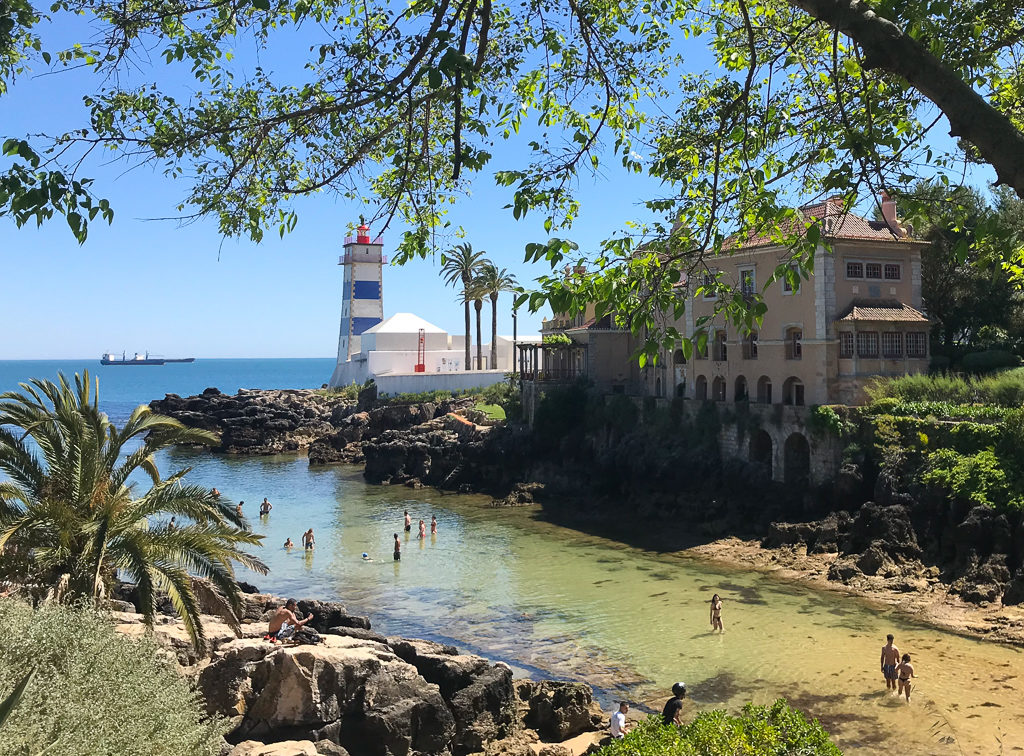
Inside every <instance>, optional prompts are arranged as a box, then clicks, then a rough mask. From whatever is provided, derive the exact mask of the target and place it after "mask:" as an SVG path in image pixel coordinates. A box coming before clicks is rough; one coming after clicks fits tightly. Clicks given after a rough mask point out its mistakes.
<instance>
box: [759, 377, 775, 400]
mask: <svg viewBox="0 0 1024 756" xmlns="http://www.w3.org/2000/svg"><path fill="white" fill-rule="evenodd" d="M757 401H758V404H771V403H772V379H771V378H769V377H768V376H767V375H762V376H761V378H760V379H759V380H758V381H757Z"/></svg>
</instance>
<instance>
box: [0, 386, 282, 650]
mask: <svg viewBox="0 0 1024 756" xmlns="http://www.w3.org/2000/svg"><path fill="white" fill-rule="evenodd" d="M20 386H21V389H22V391H23V392H24V393H19V392H15V391H10V392H7V393H4V394H0V471H2V472H4V473H6V475H7V476H8V478H9V479H10V480H8V481H4V482H0V551H3V550H4V549H7V550H8V552H9V553H11V552H13V553H14V554H17V555H19V556H20V557H21V558H22V563H23V564H24V568H23V569H24V571H25V572H24V574H23V575H22V582H23V583H24V584H26V585H28V584H34V585H36V586H40V587H43V588H45V589H47V592H48V596H49V597H51V598H55V599H57V600H76V599H88V600H90V601H92V602H94V603H100V602H101V601H102V599H103V598H104V597H105V596H106V595H107V593H108V589H109V587H110V585H111V584H112V583H113V581H114V580H115V579H116V577H117V576H118V574H121V575H124V576H125V577H127V578H129V579H131V580H133V581H134V582H136V583H137V585H138V598H139V603H140V604H141V606H140V607H139V608H140V610H141V611H142V614H143V617H144V619H145V621H146V623H147V624H149V625H152V623H153V618H154V615H155V614H156V600H157V592H158V591H165V592H166V593H167V595H168V596H169V597H170V599H171V602H172V603H173V605H174V608H175V609H176V610H177V611H178V614H179V615H180V616H181V618H182V620H183V622H184V624H185V627H186V629H187V630H188V632H189V635H190V636H191V637H192V640H193V643H194V644H195V646H196V648H197V649H200V650H201V649H203V648H204V647H205V635H204V633H203V628H202V624H201V621H200V618H199V603H198V601H197V598H196V595H195V592H194V588H193V577H201V578H207V579H208V580H209V581H210V583H211V584H212V585H213V586H214V588H215V589H216V590H217V591H218V592H219V593H220V594H221V595H222V596H223V598H224V599H225V600H226V601H227V602H228V604H229V605H230V606H231V607H232V609H233V610H234V611H235V612H236V613H237V612H238V611H239V610H240V609H241V591H240V590H239V587H238V583H237V582H236V580H235V574H234V568H233V563H235V562H237V563H238V564H241V565H243V566H245V567H248V568H249V569H252V570H255V571H257V572H260V573H262V574H266V572H267V568H266V566H265V565H264V564H263V562H261V561H260V560H259V559H257V558H256V557H254V556H251V555H249V554H247V553H245V552H244V551H242V550H241V547H242V546H257V545H259V544H260V541H261V540H262V538H263V537H262V536H260V535H256V534H254V533H252V532H250V531H249V530H248V529H246V528H245V527H244V521H243V520H242V518H241V517H240V516H239V515H237V514H236V513H235V511H234V509H233V508H232V507H231V506H230V505H229V504H228V502H226V501H222V500H221V497H220V496H218V495H214V494H212V493H211V492H210V491H209V490H208V489H206V488H201V487H199V486H192V485H186V484H184V483H183V482H182V479H183V478H184V476H185V475H186V473H188V471H189V469H190V468H185V469H182V470H179V471H177V472H175V473H173V474H172V475H170V476H169V477H167V478H161V477H160V473H159V471H158V470H157V467H156V462H155V455H156V454H157V452H159V451H161V450H163V449H167V448H169V447H172V446H174V445H177V444H204V445H209V444H211V443H215V442H216V436H215V435H214V434H212V433H209V432H207V431H202V430H197V429H193V428H186V427H185V426H183V425H182V424H181V423H179V422H178V421H177V420H174V419H172V418H169V417H163V416H161V415H156V414H153V412H152V411H151V410H150V409H149V407H147V406H145V405H143V406H141V407H137V408H136V409H135V411H134V412H132V414H131V416H130V417H129V418H128V420H127V421H126V422H125V424H124V426H122V427H121V428H120V429H118V428H117V427H116V426H114V425H113V424H112V423H111V422H110V421H109V420H108V419H107V416H106V414H104V413H102V412H100V410H99V405H98V394H99V385H98V382H97V387H96V391H95V392H93V391H92V390H91V389H90V381H89V373H88V372H85V373H84V374H83V375H82V376H79V375H77V374H76V375H75V380H74V386H72V385H70V383H69V382H68V380H67V379H66V378H65V377H64V375H63V374H59V375H58V382H57V383H53V382H51V381H44V380H38V379H33V380H32V381H30V382H29V383H22V384H20ZM136 471H141V472H144V473H145V474H146V475H148V476H149V479H150V481H151V482H152V484H151V486H150V487H149V489H148V490H146V491H144V492H142V491H140V490H139V486H138V484H137V483H135V482H131V481H129V477H130V476H131V475H132V473H134V472H136ZM140 494H141V495H140ZM172 515H173V516H175V517H176V518H179V519H180V521H181V524H179V525H177V526H174V525H169V524H167V523H166V522H164V520H165V519H167V518H169V517H170V516H172Z"/></svg>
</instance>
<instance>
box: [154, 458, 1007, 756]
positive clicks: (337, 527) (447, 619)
mask: <svg viewBox="0 0 1024 756" xmlns="http://www.w3.org/2000/svg"><path fill="white" fill-rule="evenodd" d="M180 466H192V467H193V470H192V472H191V473H190V474H189V476H188V479H189V481H190V482H192V483H197V484H200V485H204V486H207V487H213V486H216V487H217V488H219V489H220V490H221V491H222V492H223V493H224V495H225V496H227V497H228V498H229V499H232V500H234V501H236V502H237V501H239V500H244V501H245V502H246V504H245V506H244V512H245V514H246V515H247V516H249V518H250V521H251V523H252V527H253V529H254V530H256V531H257V532H260V533H263V534H265V535H266V540H265V548H264V549H263V553H261V557H263V558H264V560H265V561H266V562H267V563H268V565H269V566H270V569H271V573H270V574H269V575H267V576H258V575H249V574H242V575H240V577H241V578H242V579H245V580H249V581H250V582H253V583H255V584H256V585H258V586H259V587H260V589H261V590H265V591H270V592H273V593H278V594H285V595H294V596H305V597H318V598H324V599H330V600H338V601H342V602H344V603H345V604H346V605H347V606H348V607H349V609H350V610H353V611H357V612H359V613H365V614H367V615H369V616H370V618H371V620H372V621H373V623H374V627H375V629H378V630H380V631H382V632H385V633H387V634H395V635H404V636H410V637H424V638H430V639H435V640H443V641H446V642H450V643H452V644H454V645H457V646H459V647H460V648H463V649H466V650H469V651H472V652H474V653H479V654H482V655H484V656H488V657H490V658H492V659H495V660H501V661H505V662H507V663H508V664H510V665H511V666H512V667H513V668H514V669H516V670H517V671H519V672H521V673H523V674H527V673H528V674H530V675H532V676H541V677H556V678H565V679H576V680H583V681H586V682H588V683H590V684H591V685H593V686H594V687H595V688H596V689H597V690H598V692H599V694H600V697H601V698H602V701H603V702H604V703H605V704H606V708H610V704H611V702H612V701H613V700H615V699H618V698H625V699H627V700H630V701H632V702H634V703H635V704H642V705H646V706H647V707H649V708H652V709H653V708H660V706H661V704H662V703H663V702H664V700H665V699H666V698H667V697H668V695H669V694H668V688H669V687H670V685H671V684H672V682H674V681H676V680H684V681H685V682H686V683H687V685H688V686H689V689H690V693H691V696H692V698H693V701H692V704H691V705H692V706H695V707H700V708H711V707H724V708H728V709H735V708H738V707H739V706H741V705H742V704H743V703H744V702H746V701H753V702H755V703H766V702H769V701H771V700H773V699H775V698H777V697H780V696H783V697H786V698H787V699H789V700H790V701H791V702H792V703H793V704H795V705H797V706H799V707H801V708H802V709H804V710H805V711H807V712H809V713H810V714H811V715H813V716H816V717H817V718H819V719H820V720H821V721H822V723H823V724H824V725H825V726H826V728H828V729H829V731H830V732H832V733H833V734H834V735H835V738H836V740H837V742H838V743H839V745H840V747H841V748H843V750H844V752H847V753H858V754H859V753H865V754H875V753H879V754H880V753H888V752H891V751H894V750H898V751H899V752H901V753H902V754H960V753H964V754H979V755H981V754H993V753H999V752H1000V751H1002V752H1004V753H1012V752H1017V751H1022V750H1024V721H1022V718H1021V717H1020V716H1019V712H1020V701H1021V700H1024V699H1022V694H1024V682H1022V680H1021V674H1022V672H1024V652H1022V651H1021V650H1020V649H1017V648H1014V647H1010V646H1003V645H998V644H995V643H985V642H982V641H977V640H973V639H969V638H963V637H960V636H957V635H954V634H951V633H947V632H943V631H940V630H936V629H932V628H928V627H923V626H920V625H918V624H915V623H913V622H911V621H909V620H908V619H906V618H905V617H903V616H902V615H900V614H899V613H898V612H896V611H894V610H892V609H890V608H888V607H879V606H874V605H872V604H870V603H869V602H866V601H862V600H858V599H854V598H850V597H845V596H841V595H837V594H832V593H827V592H819V591H816V590H814V589H813V588H810V587H807V586H803V585H798V584H794V583H790V582H785V581H782V580H779V579H776V578H773V577H772V576H769V575H764V574H761V573H756V572H746V571H738V570H727V569H722V568H721V567H718V566H711V565H708V564H705V563H702V562H699V561H695V560H693V559H689V558H686V557H683V556H681V555H679V554H674V553H658V552H653V551H646V550H643V549H638V548H633V547H629V546H625V545H622V544H620V543H617V542H615V541H611V540H606V539H604V538H601V537H597V536H592V535H585V534H581V533H579V532H577V531H574V530H570V529H567V528H563V527H560V526H557V525H554V524H551V523H549V522H546V521H543V520H541V519H539V518H538V517H537V511H536V510H535V509H532V508H523V509H493V508H489V507H487V506H485V505H486V503H487V501H488V500H487V499H486V498H484V497H478V496H462V495H451V494H441V493H439V492H437V491H434V490H431V489H421V490H412V489H409V488H405V487H402V486H394V487H388V486H371V485H369V484H367V483H365V482H364V481H363V479H362V471H361V469H359V468H356V467H351V466H340V467H325V468H310V467H309V466H308V462H307V460H306V459H305V458H304V457H298V456H278V457H259V458H253V457H246V458H239V457H224V456H214V455H209V454H204V453H199V452H193V451H189V450H184V449H179V450H175V451H173V452H171V453H170V454H169V458H168V459H165V460H161V461H160V468H161V469H162V470H169V469H172V468H176V467H180ZM264 496H266V497H268V498H269V499H270V501H271V502H272V503H273V505H274V509H273V511H272V512H271V514H270V515H269V516H268V517H266V518H258V517H257V516H256V513H257V509H258V504H259V502H260V501H261V500H262V498H263V497H264ZM404 509H408V510H409V513H410V515H411V516H412V518H413V532H412V533H411V534H406V533H404V532H402V513H403V510H404ZM628 510H629V507H628V505H625V504H624V506H623V517H626V518H628V516H629V514H628ZM431 514H434V515H436V516H437V519H438V523H439V533H438V535H437V537H436V538H431V536H430V535H429V532H428V535H427V538H426V539H425V540H424V541H420V540H419V539H417V538H416V525H417V522H418V520H420V519H423V520H425V521H426V522H427V524H428V531H429V522H430V516H431ZM310 527H312V528H313V529H314V532H315V535H316V542H317V549H316V551H315V552H313V553H311V554H309V553H304V552H302V550H301V549H294V550H291V551H286V550H284V549H283V548H282V547H281V545H282V544H283V543H284V541H285V539H286V538H288V537H290V538H291V539H292V540H293V541H295V542H296V543H298V542H299V538H300V536H301V534H302V533H303V532H304V531H305V530H306V529H307V528H310ZM395 532H398V533H399V534H400V537H401V539H402V561H401V562H400V563H395V562H393V561H392V557H391V544H392V534H393V533H395ZM363 552H368V553H369V554H370V555H371V557H372V558H373V561H371V562H364V561H363V560H362V559H361V554H362V553H363ZM713 593H719V594H720V595H721V596H722V598H723V600H724V602H725V603H724V609H723V618H724V621H725V626H726V633H725V634H724V635H721V636H720V635H713V634H711V633H710V632H709V630H710V625H709V621H708V603H707V602H708V601H709V599H710V598H711V595H712V594H713ZM888 632H892V633H894V634H895V635H896V644H897V645H898V646H899V647H900V649H901V651H905V652H909V653H911V654H912V655H913V660H914V664H915V667H916V669H917V672H918V675H919V676H920V679H919V680H918V687H917V689H916V690H915V692H914V696H913V698H914V700H913V703H912V704H911V705H910V706H909V707H908V706H905V705H904V704H903V703H902V702H900V701H897V700H896V699H895V698H890V697H888V696H886V695H885V692H884V684H883V683H882V679H881V674H880V671H879V666H878V660H879V651H880V649H881V646H882V644H883V643H884V642H885V634H886V633H888Z"/></svg>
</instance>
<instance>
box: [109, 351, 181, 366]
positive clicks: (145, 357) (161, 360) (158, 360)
mask: <svg viewBox="0 0 1024 756" xmlns="http://www.w3.org/2000/svg"><path fill="white" fill-rule="evenodd" d="M195 361H196V358H195V357H178V358H175V359H171V358H165V357H159V356H155V355H154V356H153V357H150V356H149V352H146V353H145V354H139V353H138V352H136V353H135V356H134V357H128V355H127V353H126V352H121V357H120V359H119V358H118V356H117V355H116V354H114V353H113V352H107V353H105V354H104V355H102V356H101V357H100V364H101V365H166V364H167V363H169V362H195Z"/></svg>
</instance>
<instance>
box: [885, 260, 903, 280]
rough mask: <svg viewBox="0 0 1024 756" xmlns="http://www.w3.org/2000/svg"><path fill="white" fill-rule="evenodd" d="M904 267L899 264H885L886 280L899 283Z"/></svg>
mask: <svg viewBox="0 0 1024 756" xmlns="http://www.w3.org/2000/svg"><path fill="white" fill-rule="evenodd" d="M902 268H903V266H902V265H900V264H899V263H886V264H885V280H886V281H899V280H900V278H902V274H903V270H902Z"/></svg>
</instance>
